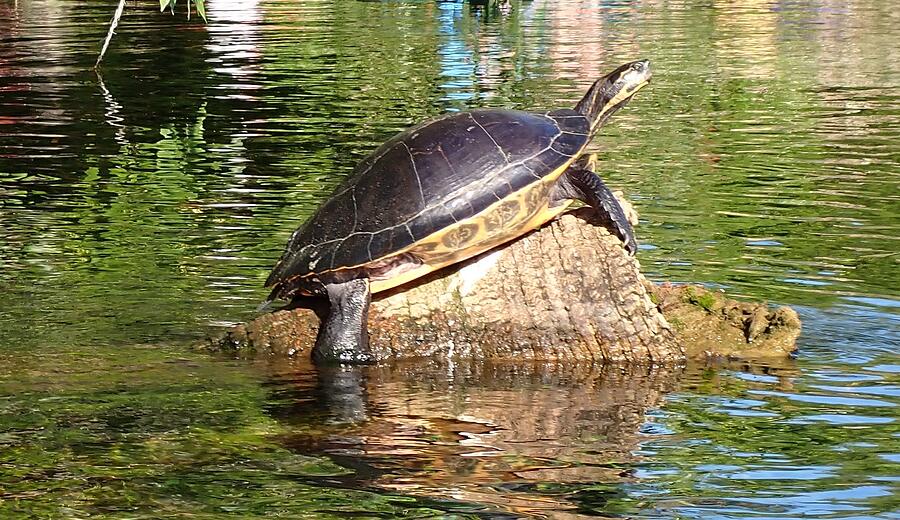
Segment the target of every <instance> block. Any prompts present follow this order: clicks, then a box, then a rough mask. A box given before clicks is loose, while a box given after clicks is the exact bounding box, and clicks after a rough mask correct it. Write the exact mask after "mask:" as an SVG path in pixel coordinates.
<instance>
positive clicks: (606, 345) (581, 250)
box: [211, 203, 800, 363]
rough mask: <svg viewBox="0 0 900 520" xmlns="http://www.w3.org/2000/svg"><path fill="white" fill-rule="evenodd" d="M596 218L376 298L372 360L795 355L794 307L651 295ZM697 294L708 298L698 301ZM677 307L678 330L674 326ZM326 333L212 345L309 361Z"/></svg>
mask: <svg viewBox="0 0 900 520" xmlns="http://www.w3.org/2000/svg"><path fill="white" fill-rule="evenodd" d="M624 205H626V206H627V207H626V210H627V211H626V212H627V213H630V214H631V215H630V217H631V218H632V220H636V216H635V215H634V213H633V211H632V210H631V209H630V205H628V204H627V203H624ZM591 217H592V213H591V210H589V209H586V208H582V209H579V210H576V211H574V212H571V213H568V214H565V215H563V216H561V217H560V218H559V219H557V220H555V221H554V222H552V223H550V224H548V225H546V226H544V227H543V228H541V229H539V230H536V231H534V232H532V233H529V234H527V235H525V236H523V237H521V238H519V239H517V240H515V241H513V242H511V243H509V244H506V245H504V246H501V247H500V248H498V249H495V250H493V251H490V252H488V253H486V254H483V255H481V256H478V257H475V258H473V259H470V260H468V261H466V262H463V263H461V264H459V265H455V266H451V267H450V268H447V269H444V270H441V271H438V272H435V273H432V274H431V275H430V276H427V277H425V278H423V279H420V280H416V281H415V282H414V283H412V284H409V285H407V286H404V287H401V288H398V289H395V290H393V291H390V292H388V293H385V294H379V295H376V297H375V299H374V300H373V302H372V306H371V310H370V315H369V335H370V343H371V347H372V350H373V353H374V354H375V356H376V357H377V358H378V359H382V360H385V359H400V358H411V357H423V356H438V357H442V358H477V359H492V360H544V361H566V360H579V361H593V362H636V363H672V362H679V361H681V360H683V359H685V357H717V356H724V357H745V354H746V355H747V356H752V357H766V356H770V355H777V356H784V355H786V354H787V353H789V352H790V351H792V350H793V349H794V343H795V340H796V338H797V336H798V335H799V330H800V323H799V319H797V316H796V313H794V312H793V311H792V310H790V309H782V310H778V311H776V312H770V311H769V310H768V307H766V306H765V305H759V304H755V305H754V304H739V303H737V302H734V301H732V300H728V299H727V298H724V296H722V295H721V294H717V293H711V292H708V291H705V290H703V289H702V288H696V289H692V291H694V292H691V293H690V295H689V294H687V293H686V292H684V291H686V289H672V288H665V289H664V290H663V292H660V293H659V294H656V295H652V293H654V292H659V291H660V288H657V287H655V286H654V285H653V284H651V283H649V282H647V280H646V279H645V278H644V277H643V275H642V274H641V273H640V266H639V263H638V261H637V260H636V259H635V258H634V257H631V256H629V255H627V253H626V252H625V250H624V249H623V247H622V244H621V242H620V241H619V239H618V238H616V237H614V236H612V235H610V233H609V232H608V231H607V230H606V229H605V228H603V227H602V226H598V225H594V224H593V223H592V222H591ZM679 291H681V292H679ZM701 291H702V293H701ZM698 294H702V295H704V296H702V297H701V298H700V300H697V295H698ZM707 300H709V301H707ZM698 302H699V303H698ZM711 302H714V303H711ZM701 304H706V306H707V307H709V308H704V307H703V305H701ZM723 309H724V310H723ZM667 310H668V312H671V313H673V314H672V316H673V317H674V318H675V320H674V321H675V325H676V326H673V325H672V324H670V322H669V321H668V320H667V319H666V315H665V314H666V312H667ZM321 312H322V310H321V309H320V310H319V314H321ZM318 327H319V317H318V316H317V314H316V312H314V311H313V310H310V309H308V308H303V307H302V306H297V305H294V306H292V307H289V308H285V309H283V310H278V311H276V312H272V313H269V314H266V315H263V316H260V317H258V318H256V319H254V320H253V321H251V322H249V323H246V324H242V325H238V326H236V327H233V328H232V329H230V330H228V331H225V332H224V333H222V334H220V335H218V336H217V337H215V338H212V339H211V344H212V346H213V347H214V348H216V349H228V350H234V349H236V350H240V351H247V350H250V351H253V352H254V353H255V354H256V355H260V354H262V355H271V354H274V355H288V356H308V355H309V353H310V351H311V349H312V346H313V344H314V343H315V338H316V333H317V330H318ZM770 344H771V345H770Z"/></svg>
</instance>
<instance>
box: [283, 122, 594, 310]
mask: <svg viewBox="0 0 900 520" xmlns="http://www.w3.org/2000/svg"><path fill="white" fill-rule="evenodd" d="M589 139H590V123H589V121H588V119H587V118H586V117H585V116H583V115H582V114H580V113H579V112H576V111H574V110H568V109H564V110H555V111H551V112H545V113H532V112H522V111H515V110H497V109H482V110H473V111H469V112H460V113H455V114H451V115H447V116H444V117H441V118H438V119H434V120H431V121H428V122H425V123H423V124H420V125H418V126H415V127H413V128H410V129H408V130H406V131H404V132H401V133H400V134H398V135H396V136H394V137H393V138H391V139H390V140H389V141H387V142H386V143H385V144H384V145H382V146H381V147H380V148H378V149H377V150H376V151H375V152H374V153H372V155H370V156H369V157H367V158H366V159H364V160H363V161H362V162H360V163H359V165H358V166H357V167H356V169H355V170H354V172H353V174H352V175H351V176H350V177H349V178H348V179H347V180H346V181H345V182H344V183H342V184H341V185H340V186H339V187H338V188H337V190H336V191H335V192H334V194H333V195H332V196H331V197H330V198H329V199H328V200H327V201H326V202H325V203H324V204H322V206H320V207H319V209H318V210H317V211H316V213H315V214H314V215H313V216H312V217H311V218H310V219H309V220H308V221H307V222H306V223H305V224H304V225H303V226H302V227H301V228H299V229H298V230H297V231H295V232H294V234H293V235H292V236H291V238H290V240H289V242H288V245H287V249H286V251H285V252H284V254H283V255H282V257H281V259H280V260H279V261H278V263H277V264H276V265H275V268H274V269H273V270H272V273H271V274H270V276H269V278H268V280H267V281H266V286H267V287H270V286H277V287H276V291H275V292H274V293H273V294H275V295H276V296H280V297H287V296H290V295H292V294H293V293H294V292H295V291H296V288H297V286H298V284H297V283H287V282H291V281H294V280H301V281H302V279H304V278H316V279H318V278H321V277H322V275H325V274H326V273H329V272H332V271H336V270H346V269H348V268H358V267H365V266H367V265H373V264H375V263H377V262H379V261H380V260H382V259H384V258H386V257H390V256H391V255H393V254H396V253H398V252H401V251H403V250H406V249H408V248H409V246H411V245H413V244H415V243H416V242H418V241H422V240H423V239H425V237H428V236H430V235H432V234H433V233H435V232H437V231H440V230H441V229H444V228H447V227H449V226H453V225H454V224H457V223H460V222H463V221H465V220H467V219H470V218H472V217H473V216H475V215H476V214H478V213H480V212H481V211H483V210H485V208H488V207H489V206H491V205H493V204H495V203H497V202H498V201H502V200H504V199H505V198H507V197H510V195H511V194H513V193H516V192H519V191H520V190H522V189H523V188H525V187H527V186H529V185H531V184H535V183H538V182H541V181H542V180H545V178H546V177H548V176H550V177H552V176H554V175H556V176H558V175H560V174H561V173H562V171H563V170H564V169H565V168H566V167H567V166H568V165H569V164H570V163H571V162H572V161H573V160H574V159H575V158H576V157H578V155H579V154H580V153H581V151H582V150H583V149H584V147H585V146H586V145H587V143H588V141H589ZM497 225H502V223H501V224H497ZM299 285H302V284H299ZM279 287H280V290H279ZM301 289H302V287H301ZM301 292H310V291H301Z"/></svg>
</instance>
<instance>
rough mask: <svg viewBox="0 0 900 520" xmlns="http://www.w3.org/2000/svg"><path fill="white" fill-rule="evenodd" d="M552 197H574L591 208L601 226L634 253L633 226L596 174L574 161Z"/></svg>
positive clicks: (635, 247)
mask: <svg viewBox="0 0 900 520" xmlns="http://www.w3.org/2000/svg"><path fill="white" fill-rule="evenodd" d="M554 199H555V200H564V199H575V200H580V201H581V202H584V203H585V204H587V205H588V206H590V207H592V208H594V211H596V212H597V216H598V217H599V218H600V221H601V222H602V224H603V226H604V227H606V228H607V229H609V230H610V231H611V232H612V233H614V234H615V235H616V236H617V237H619V239H620V240H621V241H622V243H623V244H624V246H625V250H626V251H628V253H629V254H632V255H633V254H634V253H635V252H637V241H636V240H635V238H634V228H632V227H631V223H630V222H628V217H626V216H625V212H624V211H623V210H622V206H621V205H619V201H617V200H616V197H615V196H614V195H613V194H612V192H611V191H610V190H609V188H607V187H606V184H604V183H603V181H602V180H600V177H599V176H598V175H597V174H596V173H594V172H592V171H591V170H588V169H586V168H582V167H579V165H578V164H576V165H575V166H573V167H571V168H569V169H568V170H566V171H565V173H563V175H562V176H561V177H560V178H559V182H558V183H557V186H556V193H555V194H554Z"/></svg>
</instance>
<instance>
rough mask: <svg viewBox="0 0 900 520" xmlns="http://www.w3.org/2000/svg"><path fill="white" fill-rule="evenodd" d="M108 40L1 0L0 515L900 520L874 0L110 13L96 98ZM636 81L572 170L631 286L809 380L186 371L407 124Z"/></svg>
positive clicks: (890, 241) (890, 25)
mask: <svg viewBox="0 0 900 520" xmlns="http://www.w3.org/2000/svg"><path fill="white" fill-rule="evenodd" d="M110 16H111V9H110V6H109V5H107V4H106V3H102V2H93V1H88V2H81V3H79V4H78V6H75V5H74V4H69V3H65V2H62V3H61V2H58V1H55V0H31V1H22V0H19V1H18V2H9V1H7V2H2V3H0V304H2V305H0V361H2V363H0V366H2V369H0V389H2V392H0V393H2V399H0V445H2V446H3V448H4V449H3V450H2V451H0V482H3V486H2V488H3V489H0V516H2V517H3V518H17V517H22V518H26V517H32V516H42V515H43V516H44V517H71V518H80V517H86V516H87V515H92V516H95V517H96V516H99V517H104V516H105V517H122V516H123V515H126V514H132V515H134V516H136V517H141V515H143V516H144V517H159V516H165V515H175V516H177V515H194V516H197V517H204V515H206V516H205V517H208V518H221V517H222V515H232V516H236V517H243V518H246V517H254V516H263V515H266V514H275V513H274V512H276V511H278V512H282V513H283V514H284V515H288V516H291V515H293V516H304V515H307V516H310V515H312V516H317V517H329V516H331V517H334V518H343V517H346V516H347V515H350V514H363V515H369V516H371V515H373V514H380V515H383V516H387V517H410V518H412V517H423V516H428V515H436V514H439V513H438V512H440V513H441V514H445V515H447V516H452V515H456V516H457V517H479V518H485V517H497V518H504V517H509V516H510V515H512V516H517V515H519V516H522V515H525V516H527V515H531V516H536V517H553V518H577V517H578V516H580V515H581V516H590V515H600V516H643V517H664V518H675V517H690V518H733V517H764V518H798V517H825V518H894V517H895V516H893V517H892V516H891V515H892V514H894V515H895V513H892V512H893V511H895V510H896V505H897V504H896V499H895V498H894V497H893V495H894V494H895V486H896V471H895V470H894V469H893V468H894V467H895V465H896V463H897V462H898V448H897V435H898V431H897V422H896V416H897V413H896V407H897V406H898V404H900V394H898V390H897V389H898V374H900V368H898V365H900V363H898V360H897V348H898V347H897V346H898V345H900V318H898V316H900V313H898V310H897V309H898V303H897V302H898V294H900V293H898V289H900V286H898V284H897V283H896V280H898V279H900V275H898V269H897V267H898V247H897V237H898V236H900V220H898V215H897V208H898V207H900V195H898V193H900V192H898V190H897V186H898V182H900V169H898V168H900V167H898V164H900V147H898V144H897V143H900V131H898V128H900V111H898V107H900V47H898V46H897V45H896V42H897V41H898V40H900V33H898V29H897V28H898V27H900V23H898V22H900V19H898V15H897V11H896V10H895V9H893V6H892V5H890V3H889V2H887V3H886V2H879V1H877V0H852V1H844V0H840V1H838V0H813V1H810V2H799V3H798V2H756V1H742V2H718V1H716V2H712V3H707V4H702V5H701V4H697V3H691V2H660V1H655V0H650V1H646V2H581V1H574V0H573V1H569V0H566V1H560V2H549V1H544V0H532V1H522V2H513V5H512V9H511V10H510V11H509V12H505V13H503V12H491V11H487V10H480V9H476V10H472V9H469V8H468V7H466V6H463V5H462V4H461V3H457V2H333V1H330V0H310V1H307V2H303V3H302V4H298V3H296V2H285V1H281V0H262V1H258V2H238V3H234V2H229V1H227V0H213V1H210V2H209V18H210V20H209V23H208V24H207V25H200V24H198V23H196V22H197V21H196V20H193V21H187V20H185V19H184V17H183V16H174V17H173V16H171V15H169V14H168V13H158V12H156V10H155V9H154V8H153V7H152V6H150V5H140V4H138V5H134V6H132V5H131V4H129V7H128V9H127V10H126V16H125V18H124V20H123V22H122V24H121V26H120V30H119V31H118V34H117V35H116V37H115V39H114V41H113V44H112V47H111V49H110V52H109V54H108V55H107V58H106V61H105V63H106V65H105V67H104V69H103V76H102V83H101V81H100V78H98V77H97V76H96V75H94V74H93V73H92V72H90V70H89V68H90V66H91V65H92V64H93V61H94V59H95V56H96V52H97V50H98V49H97V47H98V46H99V42H100V41H101V40H102V38H103V36H104V35H105V31H106V24H107V23H108V21H109V17H110ZM637 57H640V58H647V59H650V60H651V61H653V63H654V68H655V70H656V71H657V73H656V74H655V77H654V81H653V84H652V85H651V87H650V88H648V89H645V91H643V92H642V93H641V99H640V103H637V102H636V103H633V104H632V105H630V106H629V107H628V108H627V109H626V110H624V111H623V112H621V113H620V114H618V115H617V116H616V119H615V121H614V122H611V124H610V125H609V126H608V127H606V128H604V131H603V134H602V135H601V136H599V137H598V138H597V140H596V142H595V143H594V146H595V147H596V148H597V149H599V150H600V158H601V165H602V168H601V171H602V173H603V175H604V177H605V178H606V179H607V181H608V183H609V184H610V185H611V186H613V187H616V188H621V189H623V190H625V191H626V193H627V194H628V196H629V197H630V198H631V199H632V200H634V202H635V205H636V207H637V209H638V210H639V211H640V213H641V218H642V222H641V225H640V226H639V228H638V229H637V232H638V234H639V238H640V241H641V244H642V249H641V251H640V253H639V258H640V260H641V262H642V264H643V267H644V270H645V272H647V273H648V274H649V275H650V276H652V277H653V278H656V279H666V280H679V281H695V282H702V283H707V284H710V285H712V286H717V287H725V288H727V289H728V290H729V291H730V292H731V293H734V294H738V295H742V296H746V297H750V298H754V299H767V300H771V301H777V302H780V303H787V304H792V305H795V306H798V307H799V310H800V312H801V314H802V317H803V319H804V322H805V328H804V336H803V338H802V340H801V341H802V344H801V348H802V353H801V357H800V359H799V360H798V362H797V364H796V366H784V367H754V368H752V369H751V368H747V369H744V368H741V367H719V368H718V369H708V370H707V369H699V368H698V369H691V370H689V371H688V372H687V373H685V374H670V373H668V372H658V371H654V372H647V373H644V372H640V371H638V372H633V371H632V372H624V373H623V372H619V371H615V370H611V369H574V368H571V367H544V368H536V367H519V368H511V367H479V366H468V365H467V366H454V367H446V366H430V365H429V366H417V365H411V366H410V365H406V366H401V367H396V368H383V369H370V370H365V371H363V372H361V373H354V372H348V373H344V372H338V373H336V374H332V375H330V376H328V377H325V376H323V377H321V378H317V377H315V373H314V372H311V371H310V370H311V368H310V367H308V366H303V365H302V364H301V365H299V366H292V365H290V364H287V365H274V366H258V367H256V366H250V365H249V364H248V363H233V362H220V361H214V360H211V359H209V358H207V357H204V356H200V355H195V354H191V353H189V352H186V351H185V349H184V347H181V346H178V345H182V344H183V342H182V341H181V340H182V339H187V338H196V337H197V336H199V335H201V334H202V333H203V330H204V328H205V327H206V326H208V325H219V324H224V323H229V322H234V321H239V320H243V319H246V318H248V317H249V316H251V315H252V312H253V309H254V308H255V307H256V305H257V304H258V303H259V302H260V301H261V300H262V298H264V296H265V291H264V290H263V289H262V288H261V287H260V286H261V284H262V281H263V279H264V277H265V276H266V274H267V271H268V269H269V268H270V267H271V264H272V262H273V261H274V259H275V258H277V257H278V255H279V254H280V252H281V249H282V247H283V244H284V241H285V240H286V238H287V236H288V234H289V233H290V232H291V230H293V229H294V228H295V227H296V225H297V224H298V223H299V222H300V221H302V220H303V219H304V218H306V217H307V216H308V215H309V214H310V213H311V212H312V211H313V210H314V208H315V206H316V205H317V204H318V203H319V202H320V201H321V200H322V198H323V197H324V196H326V195H327V194H328V192H329V191H330V190H331V189H333V187H334V186H335V185H336V184H337V183H338V182H340V180H341V179H342V178H343V177H344V176H345V175H346V174H347V173H349V171H350V170H351V169H352V167H353V165H354V164H355V163H356V162H357V161H359V160H360V159H361V158H362V157H364V156H365V155H366V154H368V153H369V152H370V151H371V150H372V149H374V147H375V146H377V145H378V143H380V142H382V141H384V140H385V139H386V138H388V137H389V136H390V135H392V134H393V133H394V132H396V131H398V130H400V129H402V128H404V127H406V126H407V125H409V124H411V123H413V122H415V121H418V120H421V119H424V118H427V117H430V116H434V115H436V114H440V113H443V112H446V111H448V110H460V109H465V108H469V107H475V106H486V105H490V106H506V107H515V108H530V107H544V106H547V107H550V106H553V107H555V106H569V105H571V104H572V103H574V101H575V100H576V99H578V98H579V97H580V95H581V93H582V91H583V90H584V89H585V88H586V87H587V85H588V84H590V82H591V81H592V80H593V79H594V78H595V77H596V76H598V75H601V74H602V73H604V72H605V71H607V70H609V69H611V68H612V67H614V66H615V65H617V64H619V63H622V62H625V61H629V60H632V59H635V58H637ZM147 344H153V345H159V346H155V347H142V346H140V345H147ZM182 358H183V359H182ZM173 359H174V360H175V361H172V360H173ZM672 388H674V389H675V392H674V393H672V394H670V395H668V396H666V397H665V398H663V397H662V395H663V394H664V393H666V392H668V391H669V390H670V389H672ZM504 515H506V516H504Z"/></svg>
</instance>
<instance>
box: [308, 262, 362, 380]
mask: <svg viewBox="0 0 900 520" xmlns="http://www.w3.org/2000/svg"><path fill="white" fill-rule="evenodd" d="M325 289H326V291H328V301H329V302H330V303H331V308H330V310H329V311H328V317H327V318H325V320H324V321H323V322H322V325H321V326H320V327H319V335H318V336H317V337H316V346H315V348H313V353H312V355H313V360H314V361H315V362H316V363H347V364H357V365H359V364H368V363H374V362H375V357H374V356H373V355H372V353H371V351H370V350H369V331H368V329H367V326H368V317H369V303H370V302H371V301H372V295H371V293H370V291H369V280H368V279H365V278H359V279H356V280H350V281H349V282H344V283H335V284H329V285H326V286H325Z"/></svg>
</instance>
